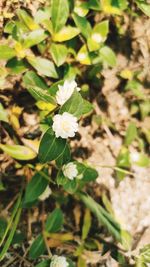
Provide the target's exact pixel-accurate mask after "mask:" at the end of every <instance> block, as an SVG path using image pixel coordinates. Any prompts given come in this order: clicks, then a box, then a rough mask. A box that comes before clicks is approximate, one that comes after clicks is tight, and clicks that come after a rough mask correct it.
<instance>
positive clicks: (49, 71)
mask: <svg viewBox="0 0 150 267" xmlns="http://www.w3.org/2000/svg"><path fill="white" fill-rule="evenodd" d="M27 60H28V62H29V63H30V64H31V65H32V67H33V68H35V69H36V70H37V72H38V73H39V74H40V75H44V76H47V77H51V78H55V79H56V78H58V74H57V72H56V69H55V66H54V63H53V62H52V61H50V60H48V59H46V58H42V57H35V56H30V57H29V56H28V57H27Z"/></svg>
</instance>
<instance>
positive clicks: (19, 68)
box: [6, 58, 27, 74]
mask: <svg viewBox="0 0 150 267" xmlns="http://www.w3.org/2000/svg"><path fill="white" fill-rule="evenodd" d="M6 67H7V68H8V69H9V72H10V73H11V74H20V73H23V72H25V71H26V70H27V64H26V62H25V61H24V60H22V59H21V60H18V59H17V58H12V59H10V60H9V61H8V62H7V64H6Z"/></svg>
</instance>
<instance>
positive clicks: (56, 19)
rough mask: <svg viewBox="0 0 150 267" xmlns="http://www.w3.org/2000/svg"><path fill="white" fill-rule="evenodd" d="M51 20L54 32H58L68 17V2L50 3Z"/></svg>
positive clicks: (57, 0) (54, 1)
mask: <svg viewBox="0 0 150 267" xmlns="http://www.w3.org/2000/svg"><path fill="white" fill-rule="evenodd" d="M51 2H52V3H51V20H52V24H53V30H54V32H58V31H60V30H61V29H62V27H63V26H64V25H65V23H66V21H67V19H68V16H69V3H68V0H52V1H51Z"/></svg>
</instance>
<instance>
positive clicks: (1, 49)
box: [0, 45, 16, 60]
mask: <svg viewBox="0 0 150 267" xmlns="http://www.w3.org/2000/svg"><path fill="white" fill-rule="evenodd" d="M15 55H16V52H15V50H14V49H13V48H11V47H9V46H7V45H0V60H1V59H2V60H8V59H11V58H13V57H15Z"/></svg>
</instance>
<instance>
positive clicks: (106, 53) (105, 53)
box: [99, 46, 117, 67]
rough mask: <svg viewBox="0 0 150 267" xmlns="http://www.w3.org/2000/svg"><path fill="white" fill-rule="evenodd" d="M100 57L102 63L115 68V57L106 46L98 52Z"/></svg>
mask: <svg viewBox="0 0 150 267" xmlns="http://www.w3.org/2000/svg"><path fill="white" fill-rule="evenodd" d="M99 53H100V56H101V57H102V60H103V61H104V63H107V64H108V66H111V67H115V66H116V63H117V61H116V55H115V53H114V52H113V51H112V49H111V48H110V47H108V46H103V47H102V48H101V49H100V51H99Z"/></svg>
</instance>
